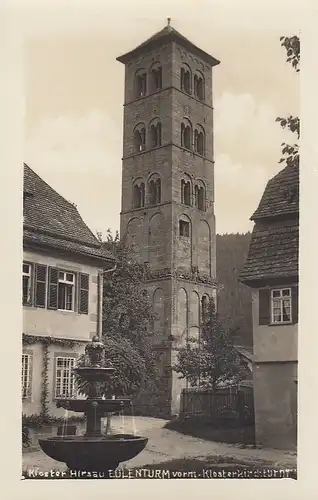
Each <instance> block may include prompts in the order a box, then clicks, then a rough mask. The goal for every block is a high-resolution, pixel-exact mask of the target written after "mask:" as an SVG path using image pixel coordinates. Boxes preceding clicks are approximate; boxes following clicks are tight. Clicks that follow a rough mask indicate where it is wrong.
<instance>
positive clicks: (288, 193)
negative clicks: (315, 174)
mask: <svg viewBox="0 0 318 500" xmlns="http://www.w3.org/2000/svg"><path fill="white" fill-rule="evenodd" d="M251 219H252V220H254V221H255V226H254V229H253V232H252V237H251V243H250V248H249V252H248V257H247V260H246V262H245V265H244V268H243V269H242V271H241V273H240V281H242V282H243V283H247V284H251V283H252V282H255V281H258V280H269V279H286V278H297V277H298V248H299V167H298V166H288V167H286V168H284V169H283V170H281V171H280V172H279V173H278V174H277V175H275V177H273V178H272V179H270V181H268V183H267V186H266V188H265V191H264V194H263V196H262V198H261V201H260V204H259V206H258V208H257V210H256V212H255V213H254V214H253V216H252V217H251Z"/></svg>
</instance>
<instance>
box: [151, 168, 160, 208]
mask: <svg viewBox="0 0 318 500" xmlns="http://www.w3.org/2000/svg"><path fill="white" fill-rule="evenodd" d="M148 193H149V199H148V203H149V205H158V204H159V203H161V179H160V177H159V176H158V175H156V174H155V175H152V176H151V178H150V180H149V182H148Z"/></svg>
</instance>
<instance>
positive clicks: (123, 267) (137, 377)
mask: <svg viewBox="0 0 318 500" xmlns="http://www.w3.org/2000/svg"><path fill="white" fill-rule="evenodd" d="M103 244H104V246H105V248H107V249H109V250H111V251H112V252H113V253H114V255H115V257H116V264H117V267H116V270H115V271H114V272H113V273H110V274H105V277H104V286H103V328H102V331H103V342H104V344H105V346H106V350H105V364H106V365H111V366H114V368H115V372H114V374H113V375H112V377H111V378H110V380H109V383H108V384H107V386H105V387H104V390H103V392H104V394H105V395H106V396H108V397H109V396H111V395H117V396H123V395H133V394H136V393H137V392H139V390H140V387H141V386H143V385H147V388H149V387H151V385H154V383H155V381H156V375H157V369H156V359H155V357H154V352H153V349H152V338H153V333H152V328H151V326H152V323H153V320H154V319H155V313H154V310H153V307H152V303H151V301H150V297H149V295H148V293H147V291H146V290H145V289H144V287H143V286H142V280H143V277H144V266H143V265H142V264H140V263H139V262H138V261H137V260H136V259H135V257H134V255H133V254H132V252H131V250H130V249H129V248H128V246H127V245H126V240H125V239H123V241H120V240H119V236H118V233H116V235H115V237H113V236H112V233H111V232H110V231H108V232H107V239H106V241H105V242H104V243H103ZM85 361H86V360H85V356H82V357H81V358H80V360H79V364H83V363H85ZM78 382H79V385H80V387H81V390H82V392H84V393H85V392H86V390H85V384H83V382H80V381H79V380H78Z"/></svg>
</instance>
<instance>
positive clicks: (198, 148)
mask: <svg viewBox="0 0 318 500" xmlns="http://www.w3.org/2000/svg"><path fill="white" fill-rule="evenodd" d="M204 139H205V132H204V129H203V127H201V125H197V126H196V128H195V131H194V151H195V152H196V153H198V154H199V155H202V156H203V155H204V146H205V145H204V143H205V140H204Z"/></svg>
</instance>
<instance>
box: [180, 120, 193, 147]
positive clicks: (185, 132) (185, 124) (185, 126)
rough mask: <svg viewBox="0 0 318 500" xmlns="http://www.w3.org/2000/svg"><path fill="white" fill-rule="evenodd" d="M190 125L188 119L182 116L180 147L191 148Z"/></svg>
mask: <svg viewBox="0 0 318 500" xmlns="http://www.w3.org/2000/svg"><path fill="white" fill-rule="evenodd" d="M191 136H192V126H191V123H190V121H189V120H188V119H186V118H184V119H183V121H182V123H181V147H183V148H185V149H191Z"/></svg>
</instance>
